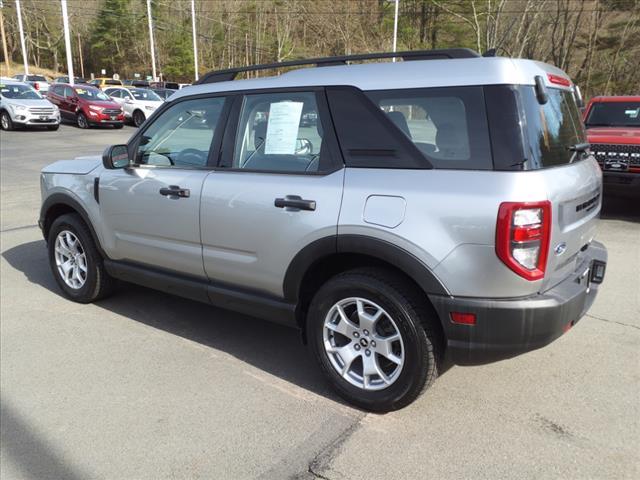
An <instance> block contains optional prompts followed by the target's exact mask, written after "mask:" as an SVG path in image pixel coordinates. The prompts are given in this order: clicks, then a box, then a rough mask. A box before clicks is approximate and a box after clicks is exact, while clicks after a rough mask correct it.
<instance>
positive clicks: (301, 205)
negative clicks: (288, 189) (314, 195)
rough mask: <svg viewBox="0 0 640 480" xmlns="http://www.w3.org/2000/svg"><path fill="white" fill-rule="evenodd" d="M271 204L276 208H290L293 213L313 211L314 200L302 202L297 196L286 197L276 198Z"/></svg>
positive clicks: (314, 207) (314, 206)
mask: <svg viewBox="0 0 640 480" xmlns="http://www.w3.org/2000/svg"><path fill="white" fill-rule="evenodd" d="M273 204H274V205H275V206H276V207H278V208H285V207H286V208H290V209H291V210H293V211H297V210H311V211H313V210H315V209H316V201H315V200H304V199H303V198H302V197H300V196H298V195H287V196H286V197H284V198H276V199H275V201H274V202H273Z"/></svg>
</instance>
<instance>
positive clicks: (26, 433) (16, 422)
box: [0, 397, 90, 480]
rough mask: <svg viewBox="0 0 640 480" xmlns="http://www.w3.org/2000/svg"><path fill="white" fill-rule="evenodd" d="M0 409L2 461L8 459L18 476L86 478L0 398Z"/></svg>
mask: <svg viewBox="0 0 640 480" xmlns="http://www.w3.org/2000/svg"><path fill="white" fill-rule="evenodd" d="M1 405H2V406H1V408H0V423H1V424H2V428H1V429H0V443H2V452H3V461H5V462H6V461H7V460H9V462H10V464H11V465H14V466H15V467H16V468H17V470H18V471H19V472H20V473H21V476H20V478H25V479H33V480H41V479H45V478H50V479H54V478H55V479H65V480H83V479H86V478H90V477H89V475H87V473H86V472H82V471H80V470H79V469H78V468H77V467H74V466H73V465H71V464H69V463H68V462H67V461H66V460H65V459H64V456H63V455H62V453H61V452H58V451H56V448H55V447H54V446H53V445H52V444H51V443H50V442H49V441H47V440H46V439H44V438H42V435H41V434H39V432H37V431H36V430H35V429H34V428H33V427H32V426H31V425H29V422H28V421H27V420H26V419H24V418H22V416H21V415H20V413H19V412H18V411H16V410H15V409H14V408H13V407H12V406H11V405H10V404H9V403H8V401H7V398H6V397H3V398H2V402H1Z"/></svg>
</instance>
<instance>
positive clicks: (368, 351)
mask: <svg viewBox="0 0 640 480" xmlns="http://www.w3.org/2000/svg"><path fill="white" fill-rule="evenodd" d="M364 354H365V355H366V356H367V357H368V356H369V355H371V350H369V349H368V348H367V349H366V350H365V351H364Z"/></svg>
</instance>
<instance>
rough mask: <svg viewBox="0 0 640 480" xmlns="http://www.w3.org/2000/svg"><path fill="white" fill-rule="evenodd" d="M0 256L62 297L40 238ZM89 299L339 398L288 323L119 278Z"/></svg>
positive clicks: (34, 281) (30, 278) (282, 377)
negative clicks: (110, 291)
mask: <svg viewBox="0 0 640 480" xmlns="http://www.w3.org/2000/svg"><path fill="white" fill-rule="evenodd" d="M2 256H3V257H4V258H5V259H6V260H7V261H8V262H9V264H10V265H11V266H12V267H13V268H15V269H16V270H19V271H21V272H23V273H24V274H25V276H26V277H27V279H28V280H29V281H30V282H32V283H35V284H37V285H40V286H42V287H44V288H46V289H47V290H50V291H52V292H55V293H56V294H57V295H60V296H61V297H62V293H61V292H60V290H59V288H58V286H57V284H56V283H55V280H54V279H53V276H52V274H51V271H50V270H49V264H48V261H47V252H46V246H45V244H44V241H42V240H41V241H34V242H29V243H24V244H22V245H18V246H16V247H13V248H11V249H8V250H6V251H5V252H3V254H2ZM95 305H97V306H99V307H101V308H104V309H105V310H109V311H111V312H114V313H116V314H118V315H122V316H124V317H127V318H130V319H131V320H135V321H137V322H141V323H144V324H146V325H149V326H151V327H154V328H157V329H160V330H163V331H165V332H168V333H171V334H173V335H179V336H180V337H183V338H186V339H188V340H191V341H194V342H198V343H200V344H202V345H205V346H208V347H211V348H214V349H216V350H220V351H223V352H226V353H228V354H230V355H232V356H234V357H236V358H238V359H239V360H241V361H243V362H247V363H249V364H251V365H253V366H255V367H257V368H259V369H261V370H263V371H265V372H267V373H269V374H271V375H275V376H277V377H279V378H281V379H283V380H286V381H288V382H291V383H293V384H295V385H298V386H300V387H302V388H304V389H306V390H309V391H311V392H314V393H316V394H318V395H322V396H324V397H326V398H329V399H331V400H333V401H337V402H340V403H343V402H341V400H340V399H339V398H338V397H337V395H334V394H333V392H332V391H331V390H330V388H329V386H328V384H327V383H326V381H325V379H324V378H323V377H322V375H321V373H320V369H319V368H318V367H317V365H316V363H315V360H314V359H313V358H312V356H311V354H310V352H309V351H308V350H307V349H306V348H305V346H304V345H303V344H302V341H301V338H300V333H299V332H298V331H296V330H294V329H291V328H286V327H282V326H279V325H276V324H273V323H270V322H266V321H263V320H259V319H255V318H252V317H247V316H244V315H240V314H236V313H233V312H228V311H225V310H221V309H218V308H215V307H212V306H209V305H207V304H203V303H198V302H194V301H191V300H187V299H183V298H180V297H175V296H173V295H167V294H164V293H162V292H158V291H156V290H151V289H148V288H144V287H140V286H137V285H132V284H128V283H121V284H120V286H119V288H118V290H117V292H116V293H115V294H114V295H113V296H112V297H110V298H108V299H105V300H102V301H100V302H97V303H96V304H95ZM61 478H62V477H61Z"/></svg>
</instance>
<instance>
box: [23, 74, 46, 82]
mask: <svg viewBox="0 0 640 480" xmlns="http://www.w3.org/2000/svg"><path fill="white" fill-rule="evenodd" d="M27 80H28V81H30V82H46V81H47V79H46V78H44V77H43V76H42V75H27Z"/></svg>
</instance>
